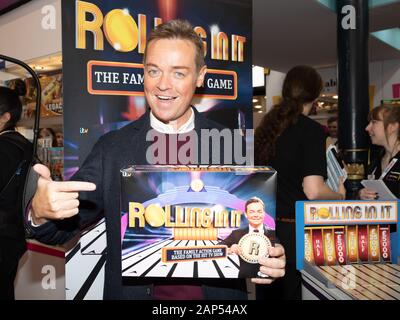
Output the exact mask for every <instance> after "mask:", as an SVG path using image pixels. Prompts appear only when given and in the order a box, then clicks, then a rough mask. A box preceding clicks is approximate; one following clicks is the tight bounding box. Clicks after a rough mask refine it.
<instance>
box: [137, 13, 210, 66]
mask: <svg viewBox="0 0 400 320" xmlns="http://www.w3.org/2000/svg"><path fill="white" fill-rule="evenodd" d="M160 39H181V40H188V41H190V42H191V43H193V44H194V46H195V48H196V61H195V62H196V68H197V71H199V70H200V69H201V68H202V67H203V66H205V61H204V46H203V41H202V40H201V38H200V36H199V35H198V34H197V33H196V32H194V30H193V26H192V25H191V24H190V23H189V21H187V20H170V21H168V22H165V23H163V24H160V25H159V26H157V27H156V28H155V29H154V30H152V31H151V33H150V35H149V38H148V39H147V45H146V49H145V51H144V56H143V61H144V62H145V61H146V52H147V48H148V46H149V44H150V42H152V41H156V40H160Z"/></svg>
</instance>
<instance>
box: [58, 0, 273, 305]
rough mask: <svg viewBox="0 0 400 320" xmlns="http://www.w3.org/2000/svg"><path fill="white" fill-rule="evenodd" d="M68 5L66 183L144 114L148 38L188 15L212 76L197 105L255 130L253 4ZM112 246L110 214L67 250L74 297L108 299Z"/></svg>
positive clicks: (118, 1) (144, 0) (225, 0)
mask: <svg viewBox="0 0 400 320" xmlns="http://www.w3.org/2000/svg"><path fill="white" fill-rule="evenodd" d="M61 5H62V11H63V12H62V16H63V21H62V24H63V96H64V101H63V102H64V110H63V112H64V148H65V150H64V160H65V170H64V174H65V179H66V180H68V179H69V178H70V177H71V176H72V175H73V174H74V173H75V172H76V171H77V170H78V168H79V167H80V166H81V164H82V163H83V161H84V160H85V158H86V156H87V155H88V154H89V152H90V150H91V148H92V147H93V145H94V143H95V142H96V141H97V140H98V138H99V137H100V136H102V135H103V134H105V133H107V132H109V131H111V130H116V129H119V128H121V127H123V126H125V125H126V124H128V123H130V122H131V121H136V120H137V119H139V118H140V116H141V115H143V114H144V112H145V110H146V108H147V105H146V101H145V98H144V94H143V65H142V63H143V53H144V50H145V47H146V39H147V37H148V35H149V33H150V31H151V30H152V29H154V28H155V27H156V26H157V25H159V24H160V23H162V22H165V21H168V20H171V19H185V20H188V21H189V22H190V23H191V24H192V25H193V27H194V30H195V32H196V33H198V34H199V35H200V37H201V38H202V39H203V42H204V46H205V62H206V64H207V74H206V76H205V81H204V86H203V87H201V88H198V90H197V91H196V94H195V98H194V100H193V102H192V103H193V105H194V107H195V108H196V109H197V110H198V111H199V112H202V113H204V114H205V116H206V117H207V118H209V119H211V120H214V121H216V122H218V123H220V124H221V125H223V126H225V127H228V128H231V129H241V130H243V129H251V128H252V101H251V99H252V75H251V66H252V63H251V25H252V5H251V1H233V0H232V1H230V0H202V1H200V0H130V1H123V0H115V1H105V0H102V1H101V0H89V1H78V0H76V1H62V2H61ZM116 156H118V155H116ZM121 169H122V168H121ZM118 175H119V172H117V173H116V179H119V177H118ZM274 210H275V208H273V212H274ZM209 235H210V232H209ZM181 236H182V235H181ZM106 248H107V242H106V230H105V222H104V219H103V220H101V221H99V222H98V223H97V224H96V225H94V226H91V227H90V228H88V229H87V230H85V232H84V233H83V234H82V235H81V238H80V240H79V242H78V244H77V245H76V246H75V247H74V248H72V249H71V250H70V251H69V252H67V255H66V263H67V264H66V288H67V291H66V297H67V299H78V300H79V299H101V298H102V297H103V285H104V265H105V262H106V254H105V252H106ZM165 257H168V253H167V252H166V255H165Z"/></svg>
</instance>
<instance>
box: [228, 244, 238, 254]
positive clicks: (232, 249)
mask: <svg viewBox="0 0 400 320" xmlns="http://www.w3.org/2000/svg"><path fill="white" fill-rule="evenodd" d="M228 254H236V255H240V247H239V246H238V245H237V244H233V245H232V246H231V247H230V248H228Z"/></svg>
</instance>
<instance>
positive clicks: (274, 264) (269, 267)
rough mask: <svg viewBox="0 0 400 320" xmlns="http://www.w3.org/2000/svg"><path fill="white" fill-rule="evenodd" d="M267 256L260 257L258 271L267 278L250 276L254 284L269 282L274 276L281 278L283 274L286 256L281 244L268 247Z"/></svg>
mask: <svg viewBox="0 0 400 320" xmlns="http://www.w3.org/2000/svg"><path fill="white" fill-rule="evenodd" d="M268 253H269V257H268V258H260V259H259V261H258V262H259V263H260V265H261V267H260V272H261V273H263V274H265V275H267V276H268V277H269V278H265V279H263V278H252V279H251V282H253V283H256V284H270V283H272V282H273V281H274V280H275V279H276V278H281V277H283V276H284V275H285V266H286V256H285V249H284V248H283V246H282V245H280V244H276V245H275V247H271V248H269V251H268Z"/></svg>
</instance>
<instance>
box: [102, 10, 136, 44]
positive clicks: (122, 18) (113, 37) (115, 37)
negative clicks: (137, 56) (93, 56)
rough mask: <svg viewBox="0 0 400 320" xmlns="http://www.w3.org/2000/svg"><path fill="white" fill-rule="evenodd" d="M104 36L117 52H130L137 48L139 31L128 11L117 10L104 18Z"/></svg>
mask: <svg viewBox="0 0 400 320" xmlns="http://www.w3.org/2000/svg"><path fill="white" fill-rule="evenodd" d="M103 29H104V34H105V35H106V38H107V40H108V42H109V43H110V44H111V45H112V46H113V48H114V49H115V50H118V51H121V52H129V51H132V50H134V49H135V48H136V46H137V45H138V41H139V30H138V27H137V24H136V22H135V20H133V18H132V17H131V16H130V14H129V12H127V11H126V10H121V9H115V10H112V11H110V12H109V13H108V14H107V15H106V16H105V18H104V27H103Z"/></svg>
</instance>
